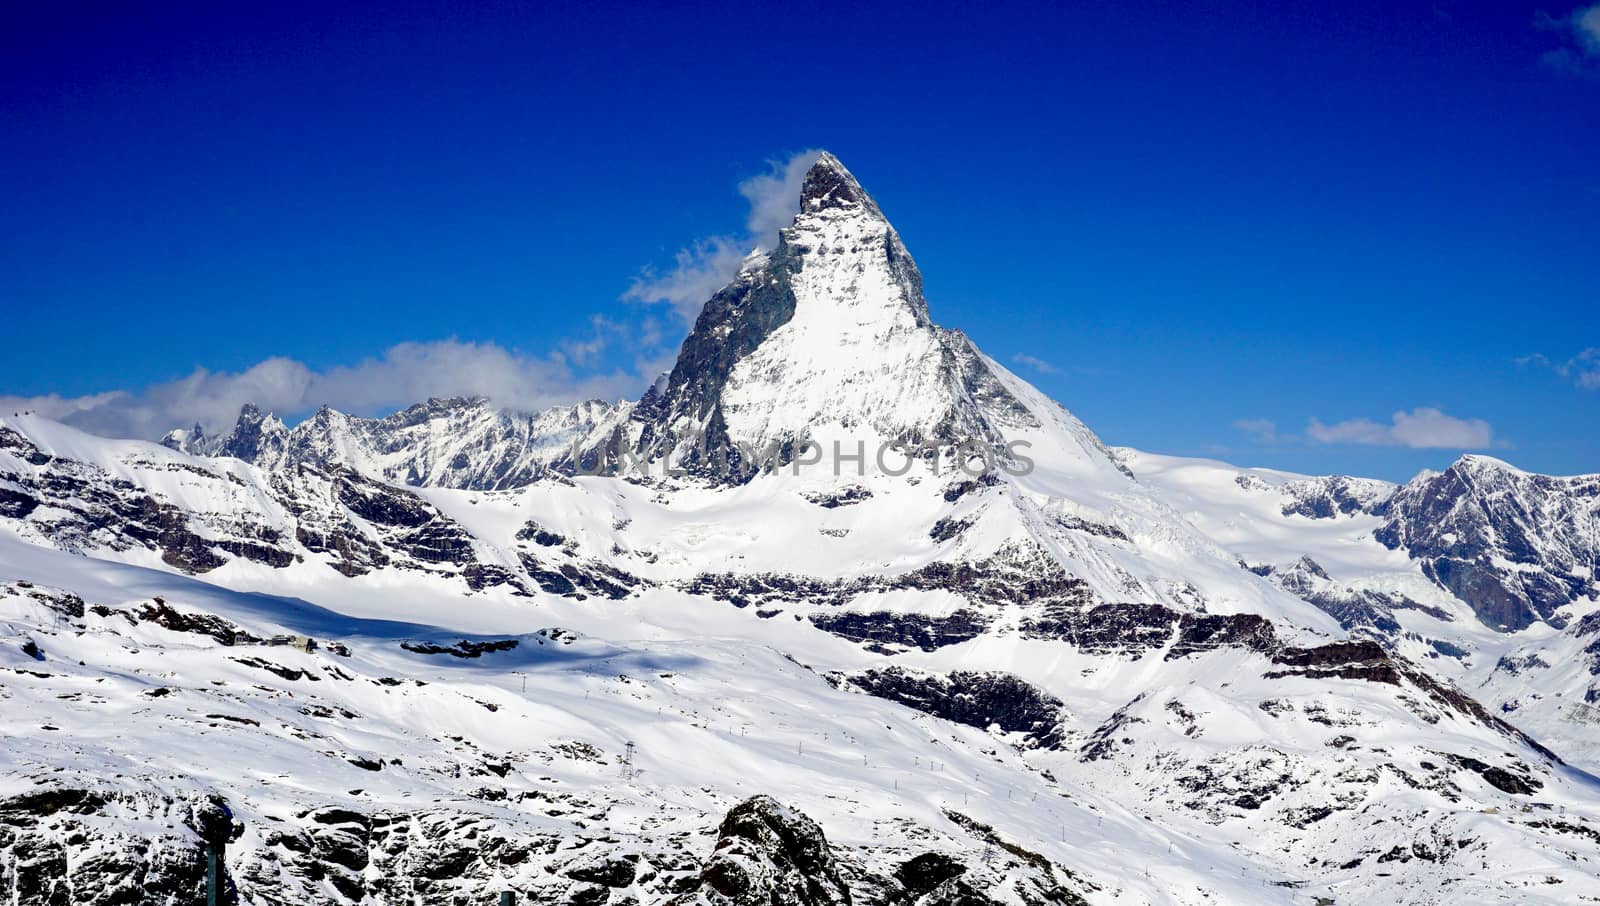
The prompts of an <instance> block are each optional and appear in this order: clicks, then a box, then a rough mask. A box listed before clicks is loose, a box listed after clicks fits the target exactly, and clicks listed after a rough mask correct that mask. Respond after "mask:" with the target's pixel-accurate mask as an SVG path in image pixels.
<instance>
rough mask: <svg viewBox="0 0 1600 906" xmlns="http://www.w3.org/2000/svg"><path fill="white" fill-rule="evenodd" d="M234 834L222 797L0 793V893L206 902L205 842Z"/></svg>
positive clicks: (44, 902)
mask: <svg viewBox="0 0 1600 906" xmlns="http://www.w3.org/2000/svg"><path fill="white" fill-rule="evenodd" d="M161 827H164V828H165V829H164V830H162V831H156V830H155V828H161ZM231 834H232V828H231V827H230V822H229V819H228V817H227V812H226V807H225V806H224V805H223V804H222V803H221V802H219V801H214V800H198V801H187V800H179V799H172V798H168V797H161V796H156V795H140V794H122V793H116V794H111V795H107V794H103V793H99V792H95V791H92V790H87V789H79V788H72V787H58V786H41V787H40V788H38V789H37V790H35V791H33V792H28V793H23V794H20V795H15V796H11V797H9V798H6V799H0V864H3V865H4V866H5V868H4V870H0V895H3V896H4V897H5V898H6V900H7V901H8V902H15V903H28V904H38V906H75V904H79V903H93V904H105V906H111V904H135V903H137V904H154V906H188V904H190V903H200V902H204V901H205V841H206V840H207V839H213V838H217V837H220V838H221V839H223V840H227V839H228V837H229V836H231Z"/></svg>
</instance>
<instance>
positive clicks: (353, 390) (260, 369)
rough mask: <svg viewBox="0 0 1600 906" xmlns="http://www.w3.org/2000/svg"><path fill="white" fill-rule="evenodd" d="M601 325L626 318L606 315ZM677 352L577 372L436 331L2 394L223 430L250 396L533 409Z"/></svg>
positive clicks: (104, 428) (75, 415) (289, 404)
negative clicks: (80, 391) (118, 384)
mask: <svg viewBox="0 0 1600 906" xmlns="http://www.w3.org/2000/svg"><path fill="white" fill-rule="evenodd" d="M596 329H597V331H601V330H604V331H612V332H614V331H617V330H620V329H621V328H620V327H619V326H618V325H613V324H610V323H609V322H604V321H601V320H598V319H597V321H596ZM604 342H605V337H604V336H603V335H600V336H599V337H598V338H597V339H592V340H589V341H583V342H582V343H579V344H578V345H579V346H580V347H582V348H581V349H580V352H581V353H582V354H583V355H584V356H592V355H597V354H598V348H596V347H597V344H601V343H604ZM567 345H568V346H569V348H570V345H571V344H567ZM671 358H672V357H671V356H670V355H657V356H656V357H654V358H641V359H639V360H637V361H635V362H634V364H633V367H632V368H631V369H617V370H613V371H611V372H608V373H595V374H578V373H576V372H574V370H573V368H572V365H573V364H574V358H573V357H572V355H571V353H570V352H562V351H558V352H555V353H551V354H549V355H547V356H543V357H535V356H527V355H523V354H521V353H518V352H516V351H514V350H509V349H506V348H505V347H503V346H500V345H498V344H495V343H468V342H462V341H460V340H454V339H451V340H437V341H433V342H426V343H401V344H399V345H397V346H392V347H390V348H389V349H388V350H385V351H384V353H383V354H382V355H380V356H375V357H372V358H367V359H363V360H362V361H360V362H357V363H355V364H353V365H341V366H337V367H334V368H329V369H326V370H324V371H316V370H313V369H311V368H309V367H307V366H306V365H305V364H304V363H302V362H298V361H295V360H294V359H289V358H283V357H274V358H269V359H265V360H263V361H261V362H259V363H257V364H255V365H253V366H251V367H250V368H248V369H246V370H244V371H241V372H215V371H209V370H207V369H205V368H196V369H195V370H194V371H193V372H192V373H191V374H189V375H187V376H186V377H182V378H179V379H178V380H175V381H168V382H166V383H162V384H154V385H152V386H149V387H146V388H144V389H143V390H139V391H136V392H128V391H115V392H110V393H99V394H94V395H92V396H82V397H70V398H63V397H60V396H56V395H51V396H40V397H19V396H0V412H5V413H10V412H16V411H23V410H27V411H33V412H37V413H39V414H40V415H44V416H46V417H48V418H53V419H57V420H59V421H63V422H66V423H67V424H71V425H75V426H77V427H80V428H83V429H84V430H87V431H92V432H95V433H97V434H104V435H108V436H112V437H138V438H148V439H153V438H157V437H160V436H161V435H162V434H164V433H166V432H167V431H168V430H170V429H172V428H176V427H184V426H188V425H191V424H195V423H199V424H200V425H201V426H202V427H204V428H205V429H206V430H207V431H212V432H215V431H219V430H224V429H226V428H227V427H228V426H230V425H232V424H233V422H234V419H235V418H237V417H238V414H239V408H240V407H241V406H243V405H244V404H245V403H255V404H256V405H258V406H261V407H262V408H263V409H267V410H270V411H274V412H277V413H279V414H280V415H288V416H293V415H295V414H299V413H304V412H308V411H310V410H312V409H314V408H316V407H317V406H320V405H324V404H326V405H329V406H332V407H333V408H335V409H338V410H341V411H344V412H353V413H359V414H374V413H378V412H383V411H386V410H393V409H397V408H399V407H401V406H407V405H410V404H412V403H415V402H418V401H420V400H424V399H427V398H428V397H431V396H438V397H450V396H486V397H488V398H489V399H491V400H493V401H494V402H495V403H496V404H498V405H500V406H502V407H505V408H508V409H515V410H521V411H529V410H537V409H542V408H546V407H548V406H552V405H556V404H560V403H571V402H573V401H574V400H580V399H608V400H610V399H619V398H622V397H627V396H632V395H634V394H635V393H637V392H638V390H639V389H640V388H641V387H643V386H644V385H645V384H647V383H648V382H649V381H650V380H652V379H653V378H654V377H655V375H656V374H657V373H659V372H660V371H661V370H662V369H663V368H665V367H670V365H671Z"/></svg>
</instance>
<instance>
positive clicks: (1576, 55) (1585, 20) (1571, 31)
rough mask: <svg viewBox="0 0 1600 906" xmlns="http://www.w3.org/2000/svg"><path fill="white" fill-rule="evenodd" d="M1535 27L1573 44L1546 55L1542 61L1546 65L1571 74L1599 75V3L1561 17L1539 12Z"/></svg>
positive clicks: (1548, 52) (1542, 57)
mask: <svg viewBox="0 0 1600 906" xmlns="http://www.w3.org/2000/svg"><path fill="white" fill-rule="evenodd" d="M1534 25H1535V26H1536V27H1538V28H1540V29H1542V30H1544V31H1554V32H1559V33H1561V34H1562V35H1563V36H1564V37H1565V38H1567V39H1568V41H1569V42H1570V43H1568V44H1567V46H1564V47H1558V48H1556V49H1554V50H1550V51H1547V52H1546V53H1544V54H1543V55H1542V56H1541V57H1540V58H1539V59H1540V61H1541V62H1542V63H1544V65H1545V66H1548V67H1549V68H1551V69H1554V70H1556V71H1558V72H1565V73H1568V74H1571V75H1581V76H1600V3H1596V4H1593V5H1591V6H1585V7H1579V8H1578V9H1575V10H1573V11H1572V12H1571V13H1568V14H1567V15H1566V16H1563V17H1561V18H1556V17H1554V16H1551V15H1549V14H1548V13H1544V12H1540V13H1539V14H1538V16H1537V17H1536V18H1535V19H1534Z"/></svg>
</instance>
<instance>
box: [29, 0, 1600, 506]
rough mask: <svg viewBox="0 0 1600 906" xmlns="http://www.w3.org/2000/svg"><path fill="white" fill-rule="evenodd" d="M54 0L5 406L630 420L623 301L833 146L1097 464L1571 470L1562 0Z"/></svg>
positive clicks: (1580, 151)
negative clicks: (656, 1)
mask: <svg viewBox="0 0 1600 906" xmlns="http://www.w3.org/2000/svg"><path fill="white" fill-rule="evenodd" d="M46 6H47V5H45V4H34V5H33V7H34V8H32V9H28V8H19V9H15V10H11V11H9V12H8V26H7V28H6V29H5V30H4V32H3V33H0V180H3V186H0V235H3V236H4V241H3V242H0V304H3V305H4V309H3V310H4V312H5V321H4V323H5V326H6V330H5V334H6V336H5V350H6V354H5V355H4V356H0V396H4V397H5V398H4V400H0V402H4V404H5V405H6V406H7V407H9V408H18V407H21V406H32V407H34V408H38V409H40V410H41V411H46V412H54V413H58V414H60V415H61V416H62V417H64V418H66V419H68V420H75V421H77V422H78V423H80V424H84V425H86V426H89V427H92V428H95V429H98V430H103V431H108V432H113V433H138V434H147V435H151V436H159V434H160V433H161V431H162V430H164V429H165V428H166V427H168V426H169V425H175V424H178V423H185V422H189V421H193V420H195V419H201V420H204V421H207V422H211V423H217V422H223V421H228V420H229V419H228V417H227V415H226V413H228V412H230V411H236V409H237V403H238V402H239V401H240V399H241V398H242V397H257V398H261V399H263V400H264V401H266V402H267V403H268V404H269V405H274V407H275V408H279V409H280V410H283V411H284V412H285V414H286V415H289V416H291V417H292V416H293V415H295V414H297V413H296V412H295V411H293V410H296V409H299V410H301V411H303V410H304V408H305V406H307V405H311V404H314V403H315V402H320V401H323V399H326V401H328V402H330V403H333V404H334V405H336V406H337V407H339V408H344V409H347V410H351V411H361V412H380V411H383V410H385V409H391V408H395V407H397V406H399V405H401V404H403V403H405V402H409V401H410V400H411V399H412V398H416V397H420V396H425V395H427V394H428V393H434V392H437V393H455V392H461V391H463V390H472V389H479V388H482V389H487V390H491V391H493V392H494V394H495V395H496V396H497V398H502V399H503V401H505V402H509V403H512V404H517V405H526V406H535V405H543V404H546V403H549V402H555V401H561V400H566V399H571V398H574V397H577V396H588V395H605V396H619V395H632V394H634V393H636V392H637V391H638V390H639V389H640V388H641V387H642V386H643V383H644V382H645V381H646V380H647V378H648V375H649V374H651V373H652V372H653V371H654V369H656V368H659V367H662V366H663V365H664V364H665V363H668V362H670V358H671V355H672V353H673V352H674V351H675V347H676V343H677V341H678V340H679V339H681V337H682V335H683V333H684V331H685V325H684V324H683V322H682V317H681V312H682V311H683V310H684V306H683V305H679V306H676V307H674V306H672V305H668V304H649V303H646V302H641V301H638V300H632V299H627V298H624V297H625V296H627V295H628V294H629V290H630V287H634V286H636V285H638V282H639V281H640V280H641V278H642V277H643V278H644V279H646V280H647V281H648V280H649V279H659V278H661V277H662V276H664V275H670V274H671V273H672V271H673V268H674V267H675V266H676V264H677V263H678V262H679V261H680V258H682V257H684V256H683V255H681V254H680V253H683V252H684V250H686V249H687V250H689V251H688V252H687V253H686V255H687V259H688V260H690V262H691V263H696V262H698V263H704V260H703V258H702V259H696V258H695V257H694V255H695V250H697V249H698V250H699V251H701V252H705V251H706V250H712V251H714V250H716V249H718V248H722V247H723V246H721V245H719V244H718V242H719V241H720V242H726V241H734V242H738V241H741V240H744V239H746V238H748V236H749V221H750V216H751V212H750V200H749V199H747V198H746V197H745V195H743V194H741V192H740V191H739V186H740V184H741V183H742V182H744V181H746V180H749V179H750V178H752V177H758V176H761V175H762V174H768V173H771V172H772V170H771V167H772V166H773V164H771V163H770V162H772V161H777V162H780V163H781V162H783V161H786V160H788V159H789V158H790V156H791V155H793V154H795V153H796V152H799V151H802V150H804V149H809V148H819V147H823V148H827V149H829V150H831V151H833V152H834V153H836V154H837V155H839V156H840V157H841V158H842V159H843V160H844V162H845V163H846V164H847V165H848V166H849V167H850V168H851V169H852V170H853V171H854V172H855V173H856V175H857V176H858V177H860V178H861V180H862V181H863V183H864V184H865V185H866V186H867V188H868V190H869V191H871V192H872V193H873V194H874V195H875V196H876V197H877V199H878V200H879V202H880V204H881V205H882V206H883V208H884V210H885V211H886V212H887V213H888V214H889V216H890V218H891V219H892V220H893V221H894V222H895V224H896V226H897V227H898V229H899V230H900V232H901V234H902V236H903V237H904V239H905V241H906V243H907V245H908V246H909V248H910V249H911V251H912V253H913V255H915V256H916V258H917V261H918V263H919V265H920V266H921V268H922V270H923V274H924V277H925V281H926V288H927V291H928V296H929V300H930V304H931V306H932V310H933V312H934V316H935V319H936V320H938V321H939V322H940V323H942V324H945V325H946V326H953V327H960V328H962V329H963V330H965V331H967V332H968V333H969V334H971V335H972V336H973V337H974V338H975V339H976V340H977V342H978V343H979V345H980V346H981V347H982V348H983V349H984V350H985V351H986V352H988V353H989V354H990V355H992V356H994V357H995V358H997V359H999V360H1001V361H1002V362H1004V363H1005V364H1007V365H1008V366H1009V367H1012V368H1014V369H1015V370H1017V371H1019V372H1020V373H1022V374H1024V375H1025V376H1027V377H1028V378H1030V379H1031V380H1034V381H1035V382H1036V383H1037V384H1038V385H1039V386H1040V387H1041V388H1043V389H1044V390H1046V391H1047V392H1049V393H1050V394H1051V395H1053V396H1055V397H1056V398H1057V399H1059V400H1061V401H1062V402H1063V403H1064V404H1065V405H1066V406H1067V407H1068V408H1070V409H1072V410H1073V411H1074V412H1076V413H1077V414H1078V415H1080V416H1081V417H1082V418H1083V419H1084V420H1085V421H1087V422H1088V423H1089V424H1090V425H1091V426H1092V427H1093V428H1095V429H1096V430H1097V431H1098V432H1099V433H1100V434H1101V435H1102V436H1103V437H1104V438H1105V439H1106V440H1107V441H1108V442H1109V443H1113V444H1128V445H1133V446H1138V447H1142V448H1145V449H1150V450H1155V451H1162V452H1171V453H1181V454H1190V455H1211V456H1218V457H1220V458H1225V459H1228V460H1230V461H1234V462H1238V463H1241V464H1246V465H1270V466H1277V467H1282V468H1290V469H1296V470H1301V471H1310V472H1328V471H1343V472H1353V473H1358V474H1369V475H1377V476H1381V477H1388V478H1405V477H1408V476H1409V475H1410V474H1412V473H1414V472H1415V471H1416V470H1417V469H1419V468H1422V467H1436V468H1437V467H1442V466H1443V465H1445V464H1447V463H1448V462H1449V461H1450V460H1451V459H1453V458H1454V457H1455V456H1456V455H1458V454H1459V452H1460V449H1461V448H1468V447H1476V448H1482V449H1483V450H1485V451H1486V452H1489V453H1491V454H1493V455H1497V456H1500V457H1502V458H1505V459H1508V460H1510V461H1512V462H1514V463H1517V464H1518V465H1521V466H1523V467H1525V468H1529V469H1535V470H1539V471H1547V472H1556V473H1574V472H1585V471H1587V472H1594V471H1600V428H1597V426H1600V352H1588V353H1587V357H1586V351H1587V350H1594V349H1595V348H1596V347H1600V315H1597V314H1596V312H1597V310H1600V12H1596V13H1592V14H1589V15H1588V16H1587V17H1586V16H1585V10H1586V5H1584V4H1578V5H1572V4H1569V3H1553V4H1528V5H1522V4H1516V3H1505V4H1474V5H1469V4H1464V3H1450V2H1444V0H1440V2H1432V3H1429V2H1418V3H1413V2H1408V0H1389V2H1383V3H1372V4H1363V3H1348V4H1334V5H1329V4H1315V5H1310V4H1307V5H1303V8H1301V9H1278V8H1276V7H1278V6H1280V5H1279V4H1256V3H1237V4H1230V3H1221V4H1212V5H1200V4H1193V3H1171V4H1167V3H1144V4H1101V3H1095V4H1087V3H1086V4H1053V5H1038V6H1032V5H1022V4H986V5H975V4H960V5H949V6H922V7H919V10H920V11H919V12H915V13H913V12H909V11H905V10H896V9H894V8H891V7H888V6H879V7H877V9H876V11H873V10H863V9H860V8H858V7H856V6H852V5H829V4H816V5H805V6H795V5H790V6H786V7H784V8H782V9H762V8H761V7H762V6H763V5H760V4H757V5H754V6H752V5H750V4H740V5H728V6H722V7H717V6H710V5H706V6H701V7H699V8H698V9H697V10H696V11H695V12H694V13H688V12H683V11H671V10H668V9H666V8H664V7H651V6H643V7H639V8H631V9H630V8H627V7H622V6H607V5H605V4H589V3H585V4H570V5H563V4H493V3H487V4H470V5H467V4H452V5H449V6H439V7H435V8H433V9H431V10H429V9H424V8H422V7H415V6H413V7H408V8H406V9H405V10H382V9H380V8H377V7H373V8H371V9H367V10H361V9H359V8H358V7H356V6H352V5H345V4H338V5H337V6H338V7H339V8H338V9H337V10H330V9H328V8H326V7H327V6H334V5H307V6H304V7H302V8H294V7H293V6H286V5H278V6H274V7H273V8H271V9H268V8H266V7H262V8H259V9H250V10H244V11H241V10H232V11H229V10H223V9H220V8H219V7H222V6H226V4H209V5H204V6H201V5H196V6H192V7H183V6H179V5H173V6H167V7H165V8H164V9H159V10H157V9H149V8H142V9H140V8H133V7H130V6H108V7H105V8H103V9H100V10H98V11H95V12H93V13H86V12H85V8H82V7H80V8H75V9H74V10H73V11H72V12H71V13H70V14H68V13H56V12H51V11H50V10H47V9H46V8H45V7H46ZM779 175H780V176H781V174H779ZM770 188H772V184H766V186H765V188H763V187H762V186H761V185H757V186H756V187H755V188H754V189H753V190H752V194H754V195H755V196H756V197H757V199H758V200H761V199H763V198H765V197H766V196H765V194H763V193H765V192H766V189H770ZM758 219H759V218H758ZM757 226H758V227H760V224H758V225H757ZM719 237H721V238H720V239H719ZM637 294H638V293H635V295H637ZM1030 363H1032V364H1030ZM1590 375H1592V377H1589V376H1590ZM313 394H316V395H318V396H315V397H313V396H312V395H313ZM1397 413H1400V414H1402V417H1401V418H1399V420H1398V421H1397V420H1396V414H1397ZM1433 445H1438V446H1433Z"/></svg>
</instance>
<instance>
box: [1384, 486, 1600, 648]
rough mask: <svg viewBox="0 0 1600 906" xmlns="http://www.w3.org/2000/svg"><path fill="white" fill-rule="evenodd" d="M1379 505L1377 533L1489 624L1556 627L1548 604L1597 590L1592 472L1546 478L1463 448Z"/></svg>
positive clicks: (1599, 511) (1599, 549) (1599, 490)
mask: <svg viewBox="0 0 1600 906" xmlns="http://www.w3.org/2000/svg"><path fill="white" fill-rule="evenodd" d="M1386 508H1387V514H1388V521H1387V522H1386V523H1384V525H1383V527H1382V528H1380V529H1379V530H1378V533H1377V538H1378V540H1379V541H1381V542H1382V543H1383V544H1385V545H1386V546H1388V547H1390V548H1404V549H1405V550H1406V552H1407V553H1409V554H1410V555H1411V557H1412V558H1413V559H1416V560H1419V561H1421V565H1422V569H1423V571H1424V572H1425V573H1426V574H1427V575H1428V577H1429V578H1431V579H1433V580H1434V581H1435V582H1437V583H1439V584H1440V585H1441V586H1443V587H1444V588H1446V589H1448V590H1449V591H1450V592H1451V593H1452V594H1454V595H1455V596H1456V597H1458V598H1460V599H1461V600H1462V601H1465V602H1466V603H1467V604H1469V605H1470V606H1471V607H1472V609H1473V611H1474V612H1475V613H1476V614H1477V615H1478V618H1479V619H1480V620H1482V621H1483V623H1484V625H1486V626H1488V627H1490V628H1492V629H1500V630H1506V631H1514V630H1518V629H1523V628H1526V627H1527V626H1530V625H1532V624H1533V623H1535V622H1539V621H1544V622H1549V623H1552V624H1555V625H1558V626H1559V624H1560V623H1561V620H1560V618H1559V617H1558V615H1557V613H1556V612H1557V611H1558V610H1560V609H1561V608H1562V607H1564V606H1565V605H1567V604H1568V603H1570V602H1571V601H1573V600H1574V599H1576V598H1579V597H1584V596H1593V595H1596V594H1600V586H1597V585H1596V584H1595V577H1596V563H1597V562H1600V475H1584V476H1578V477H1576V478H1554V477H1551V476H1548V475H1533V474H1529V473H1527V472H1521V471H1518V470H1516V469H1514V468H1512V467H1510V466H1508V465H1506V464H1505V463H1502V462H1500V461H1499V460H1495V459H1490V458H1488V457H1483V456H1463V457H1462V458H1461V459H1460V460H1458V461H1457V462H1456V463H1455V464H1454V465H1452V466H1451V467H1450V468H1449V469H1447V470H1445V471H1444V472H1441V473H1438V474H1423V475H1421V476H1418V477H1417V478H1416V479H1413V480H1412V481H1411V483H1409V484H1407V485H1406V486H1405V487H1403V488H1401V489H1400V490H1399V491H1398V492H1396V493H1395V495H1394V497H1393V498H1391V499H1390V500H1389V502H1388V503H1387V504H1386Z"/></svg>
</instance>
